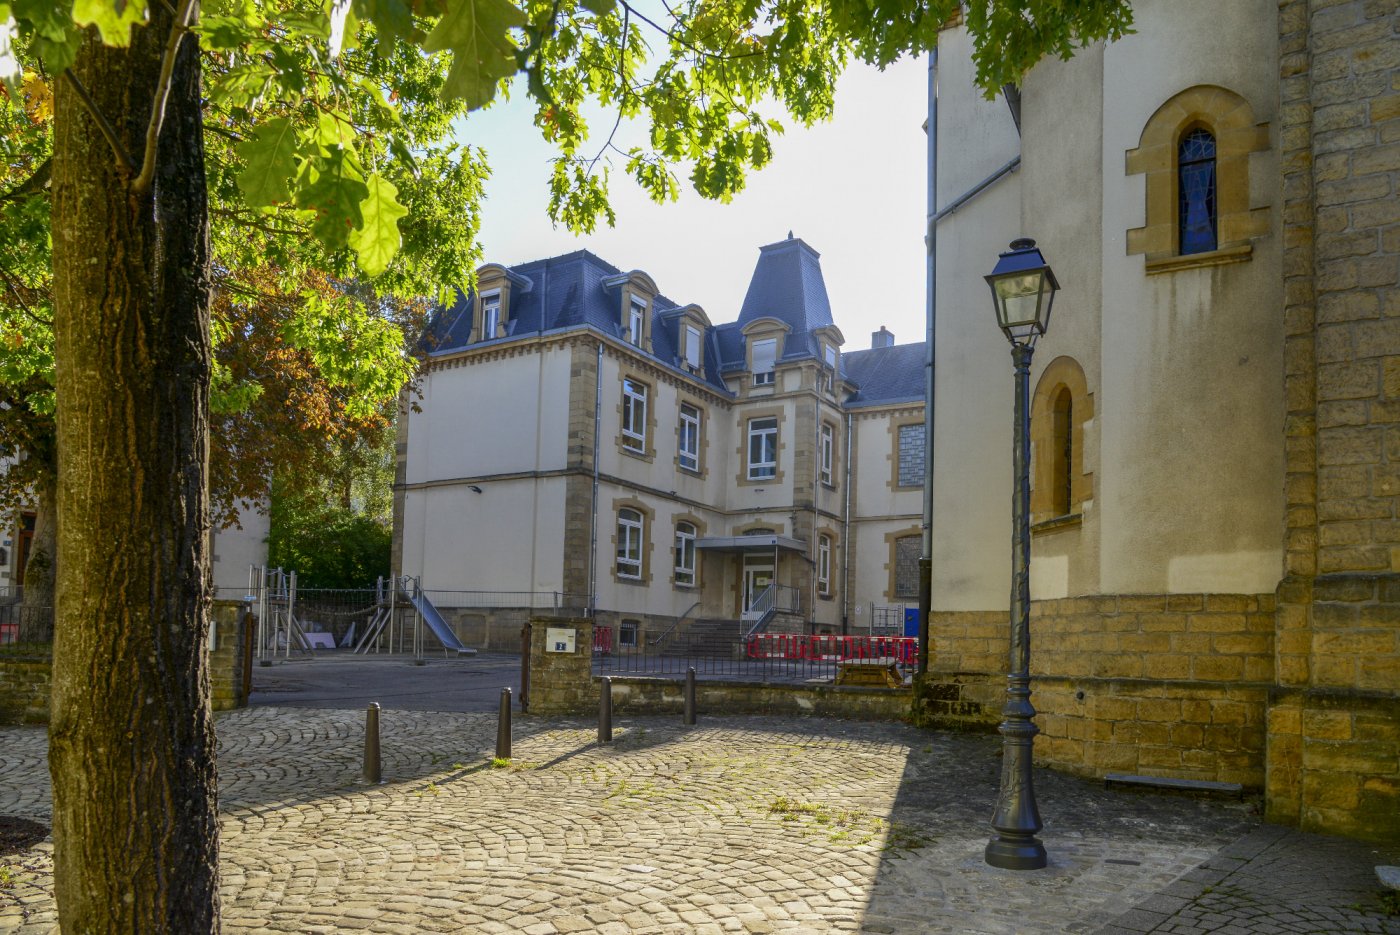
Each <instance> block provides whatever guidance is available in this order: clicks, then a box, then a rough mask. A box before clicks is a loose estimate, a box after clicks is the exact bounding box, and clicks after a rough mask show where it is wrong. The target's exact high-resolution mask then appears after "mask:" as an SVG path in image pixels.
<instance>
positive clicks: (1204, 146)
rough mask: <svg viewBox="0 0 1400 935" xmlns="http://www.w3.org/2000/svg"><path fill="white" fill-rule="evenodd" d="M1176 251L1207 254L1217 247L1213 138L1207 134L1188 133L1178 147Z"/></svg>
mask: <svg viewBox="0 0 1400 935" xmlns="http://www.w3.org/2000/svg"><path fill="white" fill-rule="evenodd" d="M1176 177H1177V225H1178V251H1179V252H1180V253H1181V254H1182V255H1183V256H1185V255H1186V254H1188V253H1206V252H1208V251H1211V250H1214V249H1215V248H1216V244H1217V243H1218V237H1217V223H1218V217H1219V216H1218V212H1217V210H1216V199H1215V189H1216V179H1215V137H1214V136H1212V135H1211V133H1210V131H1209V130H1206V129H1204V128H1202V127H1197V128H1195V129H1194V130H1188V131H1187V132H1186V133H1184V134H1183V135H1182V137H1181V142H1180V143H1179V144H1178V145H1177V159H1176Z"/></svg>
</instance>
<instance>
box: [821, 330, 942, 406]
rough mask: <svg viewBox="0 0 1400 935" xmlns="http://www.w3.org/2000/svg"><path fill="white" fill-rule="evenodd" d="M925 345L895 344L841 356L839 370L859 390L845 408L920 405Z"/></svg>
mask: <svg viewBox="0 0 1400 935" xmlns="http://www.w3.org/2000/svg"><path fill="white" fill-rule="evenodd" d="M924 347H925V345H924V343H923V342H920V343H918V344H896V345H893V346H891V347H874V348H871V349H869V350H865V351H847V352H845V353H844V354H842V355H841V370H842V373H843V374H844V375H845V377H846V379H847V380H850V381H851V382H852V383H855V384H856V385H857V386H858V387H859V388H858V389H857V390H856V391H855V392H854V393H852V394H851V395H850V396H849V397H848V398H847V399H846V407H847V408H850V409H860V408H864V407H868V406H883V405H887V404H889V403H902V402H922V401H923V398H924Z"/></svg>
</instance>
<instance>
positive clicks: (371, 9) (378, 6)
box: [355, 0, 414, 40]
mask: <svg viewBox="0 0 1400 935" xmlns="http://www.w3.org/2000/svg"><path fill="white" fill-rule="evenodd" d="M355 15H356V16H358V17H360V19H367V20H369V21H370V22H371V23H373V24H374V28H375V29H377V30H379V35H380V36H381V37H383V38H385V39H394V38H398V39H405V40H407V39H410V38H412V37H413V34H414V27H413V13H412V12H411V11H410V10H409V8H408V4H407V3H405V2H404V0H355Z"/></svg>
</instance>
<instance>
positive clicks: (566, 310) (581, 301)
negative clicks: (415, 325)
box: [422, 237, 924, 407]
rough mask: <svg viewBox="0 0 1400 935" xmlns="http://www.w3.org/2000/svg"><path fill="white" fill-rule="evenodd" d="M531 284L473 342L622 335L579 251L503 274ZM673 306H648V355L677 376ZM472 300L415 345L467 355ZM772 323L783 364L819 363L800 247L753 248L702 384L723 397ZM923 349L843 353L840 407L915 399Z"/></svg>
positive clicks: (816, 272)
mask: <svg viewBox="0 0 1400 935" xmlns="http://www.w3.org/2000/svg"><path fill="white" fill-rule="evenodd" d="M510 272H511V273H513V274H515V275H517V276H523V277H525V278H526V279H528V280H529V282H530V284H529V287H528V289H525V288H521V287H520V286H519V285H517V286H515V287H513V288H512V289H511V290H510V308H509V309H506V310H505V311H506V337H504V338H495V339H492V340H491V341H478V342H476V345H475V346H487V345H489V344H491V343H493V342H504V341H507V340H511V339H515V338H521V337H524V336H526V335H531V334H544V333H547V332H554V331H560V330H567V329H570V328H592V329H594V330H596V331H598V332H600V333H602V334H605V335H611V336H613V337H616V338H619V339H622V338H623V326H622V321H621V296H620V292H619V288H620V287H619V286H617V285H613V286H608V285H607V282H606V281H607V280H609V279H612V278H613V277H617V276H619V275H621V273H622V270H620V269H618V267H616V266H613V265H612V264H611V263H609V262H607V261H606V260H603V259H602V258H600V257H598V256H596V255H595V254H593V253H591V252H589V251H587V250H578V251H575V252H574V253H568V254H564V255H563V256H557V257H550V258H548V259H542V260H532V261H531V262H528V263H521V264H519V265H518V266H512V267H510ZM679 308H680V306H679V305H678V304H677V303H675V302H673V301H671V300H670V299H669V298H667V297H666V296H664V295H658V296H657V297H656V298H655V299H654V301H653V303H652V310H653V314H652V321H651V340H652V355H651V356H652V357H654V358H655V359H656V361H657V362H658V363H660V364H662V365H664V366H667V367H670V368H672V369H675V370H678V371H679V370H680V369H681V363H682V361H681V356H680V350H679V348H680V335H679V334H678V318H679V316H677V315H675V314H668V313H674V312H675V311H676V310H677V309H679ZM471 309H472V303H471V302H470V301H469V297H468V296H466V295H463V294H462V293H458V295H457V300H456V302H454V303H453V304H452V305H450V306H445V307H443V308H440V309H439V310H438V311H437V312H436V313H434V315H433V316H432V319H431V321H430V323H429V325H428V328H427V332H426V333H425V334H424V336H423V341H422V347H423V349H424V350H426V351H427V352H428V353H429V354H430V355H436V354H444V353H450V352H453V351H458V350H461V349H463V348H465V347H466V346H467V345H468V338H469V336H470V332H471V325H472V315H471ZM765 317H771V318H776V319H778V320H780V321H782V322H784V323H785V324H787V325H788V327H789V328H791V329H792V330H791V332H789V334H788V336H787V338H786V340H785V341H784V342H783V356H782V360H784V361H791V360H798V359H802V358H819V357H820V355H821V347H820V342H819V341H818V339H817V337H816V336H815V335H813V334H812V331H814V330H816V329H819V328H822V327H824V326H830V325H832V324H833V322H832V318H831V301H830V299H829V298H828V297H827V294H826V283H825V281H824V280H823V279H822V272H821V264H820V254H818V253H817V251H815V250H813V249H812V248H811V247H810V246H808V245H807V243H806V242H804V241H802V240H800V239H798V238H793V237H789V238H788V239H787V240H782V241H779V242H778V243H774V244H769V245H767V246H765V247H761V248H759V257H758V263H757V265H756V266H755V267H754V273H753V278H752V279H751V280H750V282H749V290H748V293H747V294H746V295H745V297H744V303H743V306H742V307H741V309H740V311H739V319H738V321H734V322H728V323H725V324H719V325H716V326H714V327H713V328H710V329H709V330H708V333H707V334H706V336H705V368H704V369H705V377H704V381H705V382H706V383H707V384H709V385H710V386H711V387H713V388H714V389H715V390H717V391H719V392H722V393H725V394H726V395H728V389H727V388H726V387H725V385H724V381H723V380H722V379H721V377H720V374H721V373H722V372H732V371H734V370H742V369H743V367H744V364H745V354H744V336H743V334H742V333H741V331H742V329H743V327H744V326H745V325H747V324H748V323H750V322H751V321H754V320H755V319H758V318H765ZM923 347H924V346H923V345H922V344H906V345H900V346H896V347H886V348H876V349H873V350H866V351H848V352H845V353H843V354H842V355H841V361H842V371H843V373H844V375H845V376H846V377H847V379H849V380H851V381H852V382H854V383H856V384H858V385H859V389H858V390H857V392H855V393H854V394H852V396H851V397H850V399H849V401H848V405H851V406H855V407H860V406H871V405H877V404H879V403H889V402H903V401H905V400H908V399H922V398H923V353H924V352H923Z"/></svg>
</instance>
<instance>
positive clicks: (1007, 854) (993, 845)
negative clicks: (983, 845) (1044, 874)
mask: <svg viewBox="0 0 1400 935" xmlns="http://www.w3.org/2000/svg"><path fill="white" fill-rule="evenodd" d="M984 856H985V857H986V860H987V863H988V865H990V866H993V867H1000V868H1001V869H1002V870H1042V869H1044V868H1045V865H1046V864H1048V863H1049V862H1050V857H1049V855H1048V854H1046V853H1045V845H1044V844H1042V843H1040V838H1037V837H1035V836H1034V835H1027V836H1026V837H1025V838H1024V839H1019V838H1017V839H1011V838H1007V837H998V838H993V839H992V840H990V841H988V842H987V850H986V851H985V852H984Z"/></svg>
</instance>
